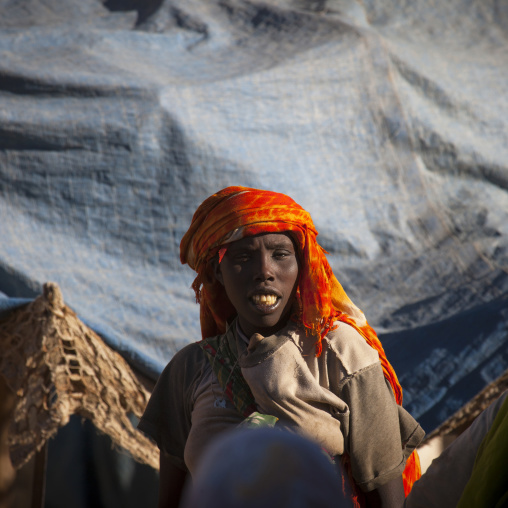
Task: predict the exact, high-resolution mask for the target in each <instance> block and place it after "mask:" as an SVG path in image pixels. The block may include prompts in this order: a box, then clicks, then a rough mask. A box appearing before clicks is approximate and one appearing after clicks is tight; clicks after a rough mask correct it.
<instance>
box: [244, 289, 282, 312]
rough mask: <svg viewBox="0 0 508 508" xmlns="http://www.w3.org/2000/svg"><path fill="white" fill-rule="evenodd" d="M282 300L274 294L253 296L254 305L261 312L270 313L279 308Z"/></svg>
mask: <svg viewBox="0 0 508 508" xmlns="http://www.w3.org/2000/svg"><path fill="white" fill-rule="evenodd" d="M279 300H280V298H279V297H278V296H277V295H274V294H265V293H263V294H255V295H252V296H251V301H252V303H253V304H254V305H255V306H256V307H257V308H258V309H260V310H263V311H268V310H272V309H274V308H275V307H276V306H277V303H278V302H279Z"/></svg>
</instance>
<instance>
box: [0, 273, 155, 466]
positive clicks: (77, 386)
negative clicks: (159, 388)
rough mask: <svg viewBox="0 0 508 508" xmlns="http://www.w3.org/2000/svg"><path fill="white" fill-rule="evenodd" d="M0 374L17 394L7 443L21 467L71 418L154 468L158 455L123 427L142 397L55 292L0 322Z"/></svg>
mask: <svg viewBox="0 0 508 508" xmlns="http://www.w3.org/2000/svg"><path fill="white" fill-rule="evenodd" d="M0 350H1V352H2V353H1V355H0V374H2V375H3V376H4V378H5V380H6V381H7V384H8V386H9V387H10V389H11V390H12V391H13V392H14V393H16V394H17V396H18V403H17V405H16V409H15V411H14V415H13V418H12V421H11V423H10V428H9V435H8V443H9V447H10V455H11V460H12V463H13V465H14V467H16V468H19V467H21V466H22V465H23V464H25V463H26V462H27V461H28V460H29V459H30V458H31V457H32V455H33V454H34V453H35V452H36V451H37V450H39V449H40V448H41V447H42V446H43V445H44V443H45V442H46V440H47V439H48V438H50V437H51V436H52V435H54V434H55V433H56V431H57V430H58V428H59V427H62V426H63V425H65V424H66V423H67V422H68V420H69V417H70V416H71V415H72V414H78V415H81V416H83V417H85V418H88V419H90V420H91V421H92V422H93V423H94V425H95V426H96V427H97V429H99V430H100V431H102V432H104V433H106V434H108V435H109V436H110V437H111V439H112V441H113V443H114V444H115V445H116V446H118V447H120V448H124V449H126V450H128V451H129V452H130V453H131V454H132V456H133V457H134V458H135V459H136V460H138V461H140V462H142V463H145V464H148V465H150V466H152V467H153V468H156V469H158V467H159V452H158V449H157V447H156V445H155V444H153V442H151V441H149V440H148V439H147V438H146V437H145V436H144V435H143V434H142V433H141V432H140V431H138V430H137V429H136V428H135V427H134V426H133V425H132V423H131V420H130V418H129V417H130V415H135V416H136V417H140V416H141V414H142V413H143V410H144V409H145V406H146V403H147V401H148V398H149V395H150V394H149V392H148V391H147V390H146V389H145V388H144V387H143V385H142V384H141V383H140V382H139V380H138V379H137V377H136V375H135V374H134V373H133V372H132V370H131V369H130V367H129V366H128V364H127V363H126V362H125V360H124V359H123V358H122V357H121V356H120V355H119V354H118V353H116V352H114V351H113V350H111V349H110V348H109V347H108V346H107V345H105V344H104V342H103V341H102V339H101V338H100V337H99V336H98V335H97V334H95V333H94V332H93V331H92V330H91V329H90V328H88V327H87V326H85V325H84V324H83V323H82V322H81V321H80V320H79V319H78V317H77V316H76V314H75V313H74V312H73V311H72V310H71V309H70V308H69V307H67V306H66V305H65V304H64V301H63V298H62V294H61V292H60V289H59V287H58V286H57V285H56V284H53V283H47V284H45V285H44V290H43V294H42V296H40V297H39V298H37V299H35V300H34V301H33V302H31V303H29V304H27V305H25V306H23V307H20V308H18V309H15V310H14V311H13V312H11V313H10V314H9V315H8V316H7V317H6V318H4V319H3V320H2V321H0Z"/></svg>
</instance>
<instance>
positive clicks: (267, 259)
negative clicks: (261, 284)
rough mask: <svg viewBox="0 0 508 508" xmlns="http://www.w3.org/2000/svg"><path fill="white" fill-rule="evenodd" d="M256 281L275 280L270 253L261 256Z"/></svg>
mask: <svg viewBox="0 0 508 508" xmlns="http://www.w3.org/2000/svg"><path fill="white" fill-rule="evenodd" d="M255 279H256V280H259V281H265V280H274V270H273V260H272V256H271V255H270V253H269V252H267V253H262V254H260V256H259V259H258V266H257V267H256V274H255Z"/></svg>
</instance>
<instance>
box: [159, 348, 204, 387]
mask: <svg viewBox="0 0 508 508" xmlns="http://www.w3.org/2000/svg"><path fill="white" fill-rule="evenodd" d="M207 361H208V360H207V358H206V356H205V354H204V352H203V349H202V348H201V346H200V342H192V343H190V344H187V345H186V346H184V347H183V348H181V349H180V350H178V351H177V352H176V353H175V354H174V356H173V358H171V360H170V361H169V363H168V364H167V365H166V367H165V368H164V370H163V371H162V374H161V378H162V379H164V378H175V377H177V378H178V377H182V376H184V377H187V378H188V377H193V376H194V375H195V374H199V373H200V372H202V370H203V368H204V366H205V365H206V363H207Z"/></svg>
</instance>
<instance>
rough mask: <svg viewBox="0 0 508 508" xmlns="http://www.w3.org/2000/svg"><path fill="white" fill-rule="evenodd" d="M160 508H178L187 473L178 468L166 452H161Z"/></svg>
mask: <svg viewBox="0 0 508 508" xmlns="http://www.w3.org/2000/svg"><path fill="white" fill-rule="evenodd" d="M159 463H160V471H159V504H158V508H177V507H178V505H179V504H180V499H181V497H182V492H183V487H184V485H185V480H186V478H187V472H186V471H183V470H182V469H179V468H178V467H176V466H175V465H174V464H173V463H172V462H171V460H170V459H169V456H168V454H167V453H166V452H164V451H162V450H161V452H160V459H159Z"/></svg>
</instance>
